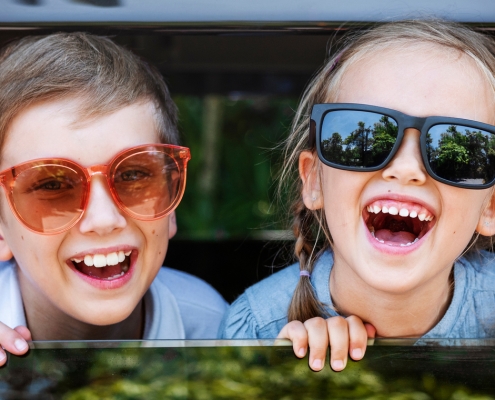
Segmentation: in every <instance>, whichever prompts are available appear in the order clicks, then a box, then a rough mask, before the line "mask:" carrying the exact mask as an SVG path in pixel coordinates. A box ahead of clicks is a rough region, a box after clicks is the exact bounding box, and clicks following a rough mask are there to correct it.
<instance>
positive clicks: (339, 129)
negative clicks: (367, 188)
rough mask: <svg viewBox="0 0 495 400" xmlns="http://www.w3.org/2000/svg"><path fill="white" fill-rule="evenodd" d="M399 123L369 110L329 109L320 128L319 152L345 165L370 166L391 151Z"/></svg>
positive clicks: (380, 161)
mask: <svg viewBox="0 0 495 400" xmlns="http://www.w3.org/2000/svg"><path fill="white" fill-rule="evenodd" d="M397 133H398V124H397V122H396V121H395V120H394V119H393V118H391V117H389V116H386V115H383V114H377V113H374V112H368V111H353V110H337V111H330V112H328V113H327V114H326V115H325V117H324V119H323V123H322V128H321V139H320V140H321V142H320V148H321V154H322V155H323V157H324V158H325V160H327V161H329V162H331V163H334V164H337V165H340V166H344V167H355V168H373V167H377V166H379V165H380V164H382V163H383V162H384V161H385V160H386V158H387V157H388V156H389V155H390V152H391V151H392V148H393V147H394V144H395V142H396V140H397Z"/></svg>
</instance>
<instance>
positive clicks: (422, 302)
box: [330, 262, 453, 337]
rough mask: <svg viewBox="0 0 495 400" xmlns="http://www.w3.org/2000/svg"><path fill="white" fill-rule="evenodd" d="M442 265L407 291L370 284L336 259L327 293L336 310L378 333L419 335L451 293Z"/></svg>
mask: <svg viewBox="0 0 495 400" xmlns="http://www.w3.org/2000/svg"><path fill="white" fill-rule="evenodd" d="M451 271H452V268H446V269H445V271H442V273H440V274H438V276H436V277H434V278H433V279H430V280H429V281H428V282H426V284H424V285H422V286H420V287H415V288H412V289H410V290H408V291H407V292H405V293H404V292H403V293H397V292H386V291H383V290H377V289H374V288H370V287H369V285H367V284H366V283H365V282H364V281H362V280H361V279H360V278H359V277H358V276H356V274H354V273H353V271H352V269H350V268H341V267H340V265H339V264H338V263H337V262H336V263H335V265H334V267H333V269H332V273H331V276H330V293H331V294H332V301H333V303H334V306H335V307H336V309H337V311H338V312H339V313H340V314H342V315H356V316H358V317H360V318H361V319H362V320H363V321H365V322H369V323H370V324H372V325H373V326H374V327H375V329H376V334H377V336H381V337H419V336H422V335H424V334H425V333H427V332H428V331H429V330H430V329H432V328H433V327H434V326H435V325H436V324H437V323H438V322H439V321H440V319H441V318H442V317H443V315H444V314H445V312H446V311H447V309H448V307H449V305H450V302H451V300H452V294H453V283H452V281H451V279H450V278H449V277H450V274H451Z"/></svg>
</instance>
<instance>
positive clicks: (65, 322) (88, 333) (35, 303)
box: [19, 272, 144, 341]
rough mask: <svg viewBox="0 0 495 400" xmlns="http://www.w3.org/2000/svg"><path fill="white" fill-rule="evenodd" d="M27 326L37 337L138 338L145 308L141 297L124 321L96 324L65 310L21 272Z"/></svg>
mask: <svg viewBox="0 0 495 400" xmlns="http://www.w3.org/2000/svg"><path fill="white" fill-rule="evenodd" d="M19 284H20V288H21V295H22V300H23V303H24V310H25V311H24V312H25V314H26V321H27V327H28V328H29V330H30V331H31V335H32V338H33V340H79V341H82V340H132V339H134V340H137V339H141V338H142V337H143V326H144V312H143V300H141V301H140V302H139V303H138V304H137V306H136V308H135V309H134V310H133V311H132V313H131V314H130V315H129V316H128V317H127V318H126V319H124V320H123V321H121V322H119V323H116V324H112V325H103V326H99V325H92V324H88V323H85V322H83V321H80V320H78V319H76V318H73V317H71V316H70V315H68V314H66V313H64V312H63V311H62V310H60V309H59V308H58V307H56V306H55V305H53V304H52V303H51V302H50V301H49V300H48V299H46V298H45V297H44V296H43V295H41V294H39V293H37V289H36V287H34V286H33V285H31V284H30V283H29V282H28V280H27V279H26V278H25V277H23V275H22V273H21V272H20V273H19Z"/></svg>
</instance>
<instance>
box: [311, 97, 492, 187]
mask: <svg viewBox="0 0 495 400" xmlns="http://www.w3.org/2000/svg"><path fill="white" fill-rule="evenodd" d="M408 128H413V129H417V130H418V131H420V132H421V136H420V145H421V155H422V157H423V163H424V165H425V168H426V170H427V171H428V174H430V176H431V177H432V178H434V179H436V180H437V181H439V182H442V183H445V184H447V185H451V186H456V187H460V188H467V189H485V188H488V187H490V186H492V185H493V184H494V183H495V126H493V125H488V124H484V123H481V122H477V121H470V120H467V119H460V118H450V117H426V118H420V117H413V116H410V115H406V114H403V113H401V112H399V111H396V110H391V109H389V108H383V107H375V106H369V105H365V104H343V103H332V104H315V105H314V106H313V109H312V111H311V121H310V133H309V146H310V148H314V146H315V145H316V149H317V152H318V157H319V159H320V160H321V161H322V162H323V163H324V164H326V165H328V166H330V167H334V168H339V169H344V170H347V171H363V172H367V171H378V170H380V169H382V168H385V166H386V165H387V164H388V163H389V162H390V160H392V158H393V157H394V155H395V154H396V153H397V150H398V149H399V147H400V144H401V142H402V138H403V136H404V130H405V129H408Z"/></svg>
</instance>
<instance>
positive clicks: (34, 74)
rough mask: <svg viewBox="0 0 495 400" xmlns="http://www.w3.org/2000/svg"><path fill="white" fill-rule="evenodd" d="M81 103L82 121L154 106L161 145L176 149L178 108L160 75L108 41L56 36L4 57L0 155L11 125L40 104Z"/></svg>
mask: <svg viewBox="0 0 495 400" xmlns="http://www.w3.org/2000/svg"><path fill="white" fill-rule="evenodd" d="M69 97H78V98H80V99H81V100H82V105H81V109H80V110H79V113H80V117H81V118H82V119H86V118H88V119H91V118H95V117H98V116H101V115H104V114H108V113H112V112H114V111H117V110H118V109H120V108H122V107H125V106H127V105H130V104H133V103H136V102H140V101H151V102H152V103H153V104H154V106H155V124H156V128H157V131H158V133H159V135H160V140H161V141H163V142H165V143H173V144H177V143H178V130H177V108H176V106H175V103H174V102H173V101H172V99H171V97H170V93H169V91H168V88H167V86H166V84H165V82H164V80H163V78H162V76H161V75H160V73H159V72H158V71H157V70H156V69H155V68H154V67H152V66H150V65H148V64H147V63H146V62H144V61H143V60H141V59H140V58H139V57H137V56H136V55H135V54H133V53H132V52H130V51H129V50H126V49H124V48H122V47H120V46H118V45H117V44H115V43H114V42H112V41H111V40H110V39H108V38H105V37H99V36H95V35H90V34H87V33H56V34H52V35H48V36H33V37H26V38H23V39H20V40H18V41H16V42H13V43H11V44H9V45H8V46H6V47H4V48H3V49H2V51H1V52H0V149H2V147H3V143H4V141H5V135H6V132H7V130H8V127H9V124H10V123H11V121H12V119H13V118H14V117H15V116H16V115H17V114H18V113H19V112H20V111H22V110H23V109H24V108H25V107H27V106H29V105H31V104H34V103H36V102H39V101H46V100H55V99H63V98H69Z"/></svg>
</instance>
